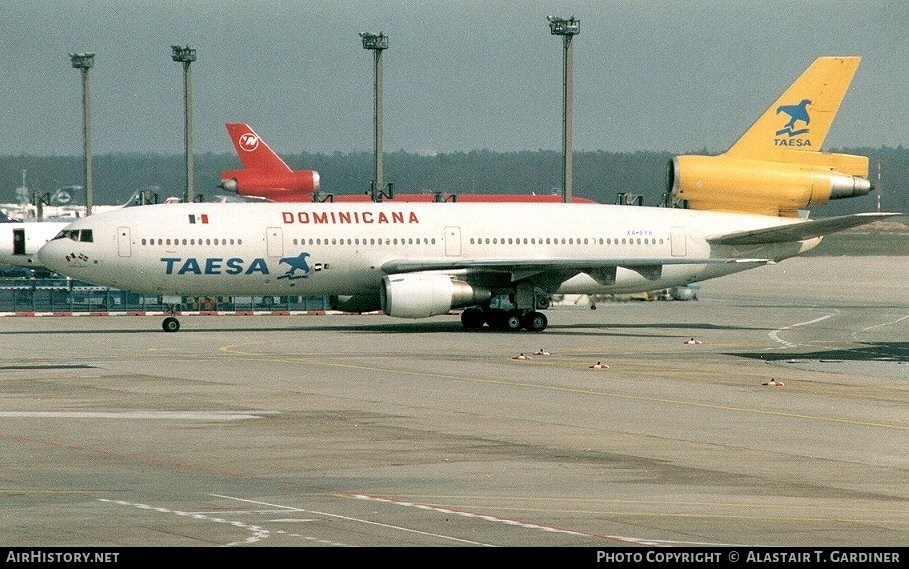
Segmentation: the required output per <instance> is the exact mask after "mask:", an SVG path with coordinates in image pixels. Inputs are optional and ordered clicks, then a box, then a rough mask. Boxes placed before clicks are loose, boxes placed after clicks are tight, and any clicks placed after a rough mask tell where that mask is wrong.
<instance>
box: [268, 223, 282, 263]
mask: <svg viewBox="0 0 909 569" xmlns="http://www.w3.org/2000/svg"><path fill="white" fill-rule="evenodd" d="M266 232H267V234H266V236H265V237H266V240H267V243H266V245H267V248H268V249H267V254H268V256H269V257H283V256H284V232H283V231H282V230H281V228H280V227H269V228H268V229H266Z"/></svg>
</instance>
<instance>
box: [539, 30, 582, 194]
mask: <svg viewBox="0 0 909 569" xmlns="http://www.w3.org/2000/svg"><path fill="white" fill-rule="evenodd" d="M546 19H547V20H549V32H550V33H551V34H552V35H554V36H562V37H563V38H564V42H563V43H564V58H563V65H562V196H563V198H564V201H565V202H566V203H568V202H570V201H571V182H572V178H573V171H572V148H571V122H572V118H571V99H572V96H573V93H572V84H571V78H572V74H573V65H574V64H573V61H572V47H571V38H572V37H573V36H576V35H577V34H579V33H580V32H581V20H579V19H578V18H575V17H574V16H572V17H571V18H569V19H567V20H565V19H563V18H558V17H556V16H547V18H546Z"/></svg>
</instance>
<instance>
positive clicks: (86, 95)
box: [23, 53, 95, 215]
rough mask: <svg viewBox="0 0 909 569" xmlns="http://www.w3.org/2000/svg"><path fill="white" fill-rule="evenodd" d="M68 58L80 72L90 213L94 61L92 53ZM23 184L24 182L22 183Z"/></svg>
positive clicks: (86, 196) (77, 54) (87, 200)
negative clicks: (92, 69) (89, 73)
mask: <svg viewBox="0 0 909 569" xmlns="http://www.w3.org/2000/svg"><path fill="white" fill-rule="evenodd" d="M69 59H70V61H71V62H72V64H73V67H74V68H76V69H79V70H80V71H81V72H82V135H83V137H84V160H85V215H91V214H92V202H93V201H94V197H95V196H94V190H93V186H92V110H91V80H90V79H89V76H88V70H89V69H91V68H92V65H93V64H94V62H95V54H94V53H70V54H69ZM23 185H24V184H23Z"/></svg>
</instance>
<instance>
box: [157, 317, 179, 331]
mask: <svg viewBox="0 0 909 569" xmlns="http://www.w3.org/2000/svg"><path fill="white" fill-rule="evenodd" d="M161 328H163V329H164V331H165V332H176V331H177V330H179V329H180V321H179V320H177V319H176V318H174V317H173V316H168V317H167V318H165V319H164V322H162V323H161Z"/></svg>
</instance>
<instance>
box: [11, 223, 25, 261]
mask: <svg viewBox="0 0 909 569" xmlns="http://www.w3.org/2000/svg"><path fill="white" fill-rule="evenodd" d="M13 255H25V230H24V229H13Z"/></svg>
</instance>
